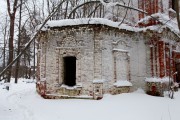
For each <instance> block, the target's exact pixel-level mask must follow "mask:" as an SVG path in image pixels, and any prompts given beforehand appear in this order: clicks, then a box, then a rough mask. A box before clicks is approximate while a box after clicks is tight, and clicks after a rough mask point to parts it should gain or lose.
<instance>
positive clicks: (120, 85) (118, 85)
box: [113, 80, 132, 87]
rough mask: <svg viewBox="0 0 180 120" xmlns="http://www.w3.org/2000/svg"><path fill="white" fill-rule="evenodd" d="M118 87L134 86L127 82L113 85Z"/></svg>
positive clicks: (122, 81)
mask: <svg viewBox="0 0 180 120" xmlns="http://www.w3.org/2000/svg"><path fill="white" fill-rule="evenodd" d="M113 85H114V86H116V87H123V86H132V83H131V82H129V81H127V80H118V81H117V82H115V83H114V84H113Z"/></svg>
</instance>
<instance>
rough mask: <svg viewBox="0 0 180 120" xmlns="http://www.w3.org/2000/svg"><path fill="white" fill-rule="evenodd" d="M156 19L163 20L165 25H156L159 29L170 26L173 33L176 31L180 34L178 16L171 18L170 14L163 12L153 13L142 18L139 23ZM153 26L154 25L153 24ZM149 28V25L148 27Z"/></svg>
mask: <svg viewBox="0 0 180 120" xmlns="http://www.w3.org/2000/svg"><path fill="white" fill-rule="evenodd" d="M151 19H155V20H157V21H158V22H161V23H162V24H163V25H161V26H156V27H157V28H156V29H157V30H158V31H161V30H162V29H163V28H165V27H167V28H169V29H170V30H171V31H172V32H173V33H175V34H176V35H177V36H180V35H179V33H180V31H179V28H178V24H177V19H176V18H170V17H169V15H167V14H162V13H155V14H152V15H151V16H147V17H145V18H143V19H141V20H140V21H139V22H138V24H141V23H142V24H147V23H148V22H149V20H151ZM151 27H152V26H151ZM147 28H148V27H147Z"/></svg>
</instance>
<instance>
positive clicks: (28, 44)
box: [0, 0, 66, 77]
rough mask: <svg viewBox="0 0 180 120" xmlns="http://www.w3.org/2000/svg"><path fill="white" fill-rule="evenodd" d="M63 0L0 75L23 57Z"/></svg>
mask: <svg viewBox="0 0 180 120" xmlns="http://www.w3.org/2000/svg"><path fill="white" fill-rule="evenodd" d="M64 1H66V0H63V1H62V2H61V3H59V5H57V6H56V7H55V8H54V9H53V10H52V12H51V14H50V15H49V16H48V17H47V18H46V19H45V21H44V22H43V23H42V24H41V26H40V28H39V30H38V31H37V32H36V33H35V34H34V36H33V37H32V38H31V40H30V41H29V42H28V43H27V45H26V46H25V47H24V49H23V50H22V51H21V52H20V53H19V55H18V56H17V57H16V58H15V59H14V60H13V61H12V62H11V63H10V64H8V66H7V67H6V68H5V69H3V71H2V72H1V73H0V77H1V76H2V75H3V74H4V73H5V72H6V71H7V70H8V69H9V68H10V67H11V66H12V65H13V64H14V63H15V62H16V61H17V60H18V59H19V57H21V55H22V54H23V53H24V52H25V51H26V49H27V48H28V47H29V46H30V44H31V43H32V42H33V41H34V40H35V38H36V37H37V35H38V34H39V33H40V31H41V29H42V28H43V27H44V25H45V24H46V23H47V21H48V20H49V19H50V18H51V17H52V16H53V15H54V14H55V13H56V12H57V10H58V9H59V7H60V6H61V5H62V4H63V3H64Z"/></svg>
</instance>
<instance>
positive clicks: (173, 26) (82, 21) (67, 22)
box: [41, 13, 180, 37]
mask: <svg viewBox="0 0 180 120" xmlns="http://www.w3.org/2000/svg"><path fill="white" fill-rule="evenodd" d="M152 18H153V19H156V20H158V21H159V22H161V23H162V24H163V25H160V24H158V25H154V26H147V27H143V28H140V27H137V26H136V27H135V26H129V25H127V24H124V23H120V22H113V21H111V20H108V19H106V18H79V19H63V20H52V21H48V22H47V23H46V24H45V26H44V27H43V28H42V29H41V30H42V31H47V30H49V29H50V28H57V27H65V26H77V25H97V24H99V25H106V26H110V27H114V28H118V29H120V30H126V31H132V32H146V31H147V30H152V31H156V32H159V33H161V32H162V31H163V28H166V27H167V28H169V29H170V30H171V31H172V32H173V33H175V34H176V35H177V36H178V37H180V35H179V29H178V26H177V21H176V20H171V18H169V16H168V15H165V14H161V13H156V14H153V15H151V16H147V17H145V18H143V19H141V20H140V21H139V22H138V23H144V24H146V22H147V21H149V20H150V19H152Z"/></svg>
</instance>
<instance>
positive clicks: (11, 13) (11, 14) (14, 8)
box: [7, 0, 18, 89]
mask: <svg viewBox="0 0 180 120" xmlns="http://www.w3.org/2000/svg"><path fill="white" fill-rule="evenodd" d="M11 8H12V9H11ZM17 8H18V0H14V1H13V4H11V1H10V0H7V11H8V14H9V18H10V36H9V41H8V44H9V46H8V47H9V58H8V64H10V63H11V62H12V61H13V54H14V53H13V51H14V45H13V42H14V27H15V26H14V25H15V17H16V11H17ZM11 69H12V66H10V67H9V69H8V70H7V82H10V79H11ZM7 89H9V88H7Z"/></svg>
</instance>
